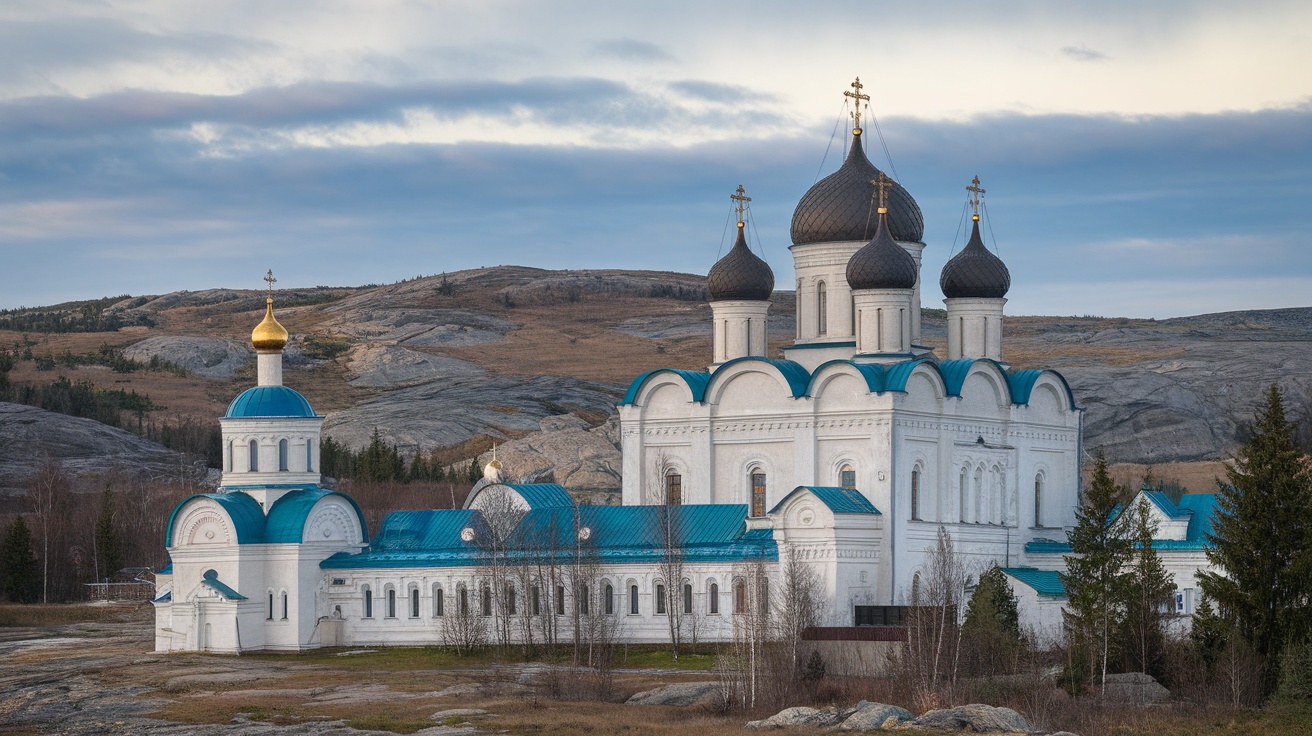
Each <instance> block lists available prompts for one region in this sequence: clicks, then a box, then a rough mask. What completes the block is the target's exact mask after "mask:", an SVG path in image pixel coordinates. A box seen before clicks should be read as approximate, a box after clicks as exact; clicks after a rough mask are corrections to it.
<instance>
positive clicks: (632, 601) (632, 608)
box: [629, 585, 638, 616]
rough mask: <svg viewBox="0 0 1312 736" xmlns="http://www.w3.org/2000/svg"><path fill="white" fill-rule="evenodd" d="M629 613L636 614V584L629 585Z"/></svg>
mask: <svg viewBox="0 0 1312 736" xmlns="http://www.w3.org/2000/svg"><path fill="white" fill-rule="evenodd" d="M629 615H631V616H637V615H638V586H636V585H630V586H629Z"/></svg>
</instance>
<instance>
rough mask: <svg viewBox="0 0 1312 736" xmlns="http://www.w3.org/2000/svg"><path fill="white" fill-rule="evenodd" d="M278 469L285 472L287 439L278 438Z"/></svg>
mask: <svg viewBox="0 0 1312 736" xmlns="http://www.w3.org/2000/svg"><path fill="white" fill-rule="evenodd" d="M278 470H281V471H283V472H284V473H285V472H287V440H285V439H282V440H278Z"/></svg>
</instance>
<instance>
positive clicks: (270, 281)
mask: <svg viewBox="0 0 1312 736" xmlns="http://www.w3.org/2000/svg"><path fill="white" fill-rule="evenodd" d="M264 280H265V282H266V283H268V284H269V298H270V299H272V298H273V285H274V284H275V283H277V282H278V279H275V278H274V277H273V269H272V268H271V269H269V272H268V273H267V274H265V275H264Z"/></svg>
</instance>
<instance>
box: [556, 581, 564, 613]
mask: <svg viewBox="0 0 1312 736" xmlns="http://www.w3.org/2000/svg"><path fill="white" fill-rule="evenodd" d="M556 615H557V616H564V615H565V586H563V585H557V586H556Z"/></svg>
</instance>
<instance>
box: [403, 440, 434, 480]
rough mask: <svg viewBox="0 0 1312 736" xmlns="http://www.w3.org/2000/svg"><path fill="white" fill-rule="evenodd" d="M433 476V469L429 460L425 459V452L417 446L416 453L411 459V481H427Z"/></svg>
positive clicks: (409, 478) (408, 477) (409, 475)
mask: <svg viewBox="0 0 1312 736" xmlns="http://www.w3.org/2000/svg"><path fill="white" fill-rule="evenodd" d="M431 476H432V471H431V470H430V469H429V467H428V461H427V460H425V459H424V453H422V452H420V451H419V448H417V447H416V448H415V455H414V457H413V458H411V459H410V471H409V474H408V476H407V479H408V480H410V481H426V480H428V479H429V478H430V477H431Z"/></svg>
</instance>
